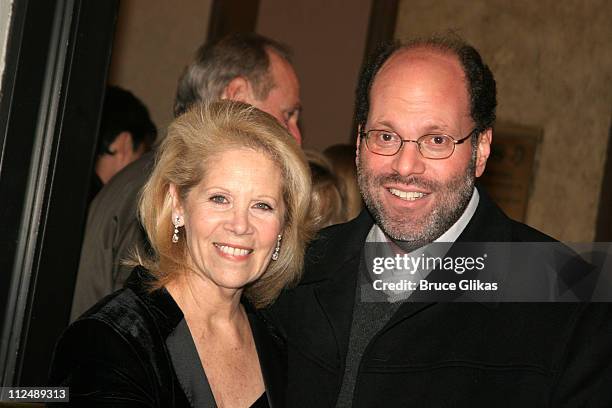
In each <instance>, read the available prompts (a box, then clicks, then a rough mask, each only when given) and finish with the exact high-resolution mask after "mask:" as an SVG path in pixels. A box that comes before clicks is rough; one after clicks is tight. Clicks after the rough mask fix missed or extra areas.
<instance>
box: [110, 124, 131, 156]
mask: <svg viewBox="0 0 612 408" xmlns="http://www.w3.org/2000/svg"><path fill="white" fill-rule="evenodd" d="M108 149H109V150H110V151H111V152H112V153H113V155H112V156H113V157H114V159H115V160H117V161H118V162H119V163H120V164H122V165H126V164H128V163H130V162H131V161H132V159H133V156H134V153H135V152H134V142H133V138H132V134H131V133H130V132H128V131H127V130H124V131H123V132H121V133H119V134H118V135H117V137H116V138H115V140H113V143H111V144H110V146H109V147H108Z"/></svg>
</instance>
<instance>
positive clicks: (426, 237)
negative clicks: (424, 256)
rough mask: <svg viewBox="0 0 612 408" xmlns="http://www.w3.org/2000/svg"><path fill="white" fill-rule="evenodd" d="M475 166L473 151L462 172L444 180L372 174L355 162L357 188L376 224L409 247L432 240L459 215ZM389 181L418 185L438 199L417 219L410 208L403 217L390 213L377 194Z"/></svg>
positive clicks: (468, 194) (467, 197) (470, 190)
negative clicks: (408, 244)
mask: <svg viewBox="0 0 612 408" xmlns="http://www.w3.org/2000/svg"><path fill="white" fill-rule="evenodd" d="M475 169H476V151H475V150H474V152H473V154H472V158H471V160H470V163H469V164H468V166H467V168H466V169H465V171H464V172H462V173H459V174H458V175H457V176H455V177H453V178H452V179H450V180H448V181H447V182H439V181H435V180H429V179H427V178H425V177H423V176H408V177H402V176H400V175H398V174H381V175H378V176H372V175H371V174H369V173H368V170H366V169H364V168H363V166H362V163H361V158H359V160H358V161H357V176H358V181H359V189H360V190H361V195H362V196H363V200H364V202H365V204H366V207H367V208H368V210H369V211H370V213H371V214H372V216H373V217H374V219H375V220H376V223H377V224H378V226H379V227H380V228H381V229H382V230H383V231H384V232H385V234H387V235H388V236H389V237H390V238H392V239H394V240H399V241H408V242H410V247H412V248H418V247H420V246H423V245H426V244H428V243H430V242H433V241H435V240H436V239H437V238H439V237H440V236H441V235H442V234H444V233H445V232H446V231H448V229H449V228H450V227H451V226H452V225H453V224H454V223H455V222H457V220H458V219H459V217H461V214H463V212H464V211H465V208H466V207H467V205H468V203H469V201H470V198H471V197H472V193H473V191H474V179H475ZM388 182H391V183H394V184H404V185H407V186H408V185H409V186H412V187H420V188H423V189H425V190H427V191H429V192H431V193H435V194H436V198H437V201H436V202H435V203H433V204H434V205H433V210H432V211H431V212H430V213H429V214H426V215H425V216H424V217H419V218H418V219H415V218H414V217H412V214H410V212H409V210H405V211H406V212H405V215H404V217H402V218H398V217H397V216H393V215H392V214H391V213H390V212H389V211H387V209H385V208H384V206H383V203H382V200H381V199H380V198H381V197H379V194H380V193H381V190H382V188H383V187H382V186H383V184H384V183H388Z"/></svg>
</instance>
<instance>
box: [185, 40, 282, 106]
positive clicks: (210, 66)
mask: <svg viewBox="0 0 612 408" xmlns="http://www.w3.org/2000/svg"><path fill="white" fill-rule="evenodd" d="M268 51H271V52H274V53H276V54H278V55H279V56H280V57H282V58H284V59H285V60H286V61H288V62H290V61H291V53H290V51H289V48H288V47H287V46H285V45H283V44H281V43H278V42H276V41H274V40H271V39H269V38H266V37H263V36H261V35H257V34H254V33H237V34H231V35H229V36H226V37H223V38H222V39H221V40H219V41H217V42H215V43H212V44H204V45H202V46H201V47H200V48H199V49H198V51H197V53H196V55H195V58H194V61H193V62H192V63H191V64H190V65H189V66H187V67H186V68H185V70H184V72H183V74H182V75H181V77H180V79H179V82H178V87H177V91H176V98H175V101H174V115H175V117H176V116H179V115H181V114H182V113H185V112H186V111H187V110H188V109H189V107H190V106H191V105H193V104H195V103H199V102H212V101H216V100H218V99H220V98H221V94H222V93H223V90H224V89H225V87H226V86H227V85H228V84H229V83H230V82H231V81H232V80H233V79H234V78H237V77H243V78H245V79H247V80H248V81H249V82H250V84H251V85H252V86H253V90H254V92H255V97H256V98H257V99H259V100H262V99H265V98H266V97H267V96H268V93H269V92H270V90H271V89H272V88H274V86H275V84H274V81H273V79H272V77H271V75H270V73H269V70H268V68H269V65H270V58H269V56H268Z"/></svg>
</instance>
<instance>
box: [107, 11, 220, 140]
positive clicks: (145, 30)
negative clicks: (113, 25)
mask: <svg viewBox="0 0 612 408" xmlns="http://www.w3.org/2000/svg"><path fill="white" fill-rule="evenodd" d="M211 4H212V0H181V1H180V2H169V1H165V0H149V1H142V0H122V1H121V6H120V9H119V18H118V21H117V30H116V32H115V41H114V44H113V56H112V62H111V69H110V74H109V83H110V84H113V85H119V86H121V87H123V88H126V89H128V90H130V91H132V92H133V93H134V94H135V95H136V96H137V97H138V98H140V99H141V100H142V101H143V102H144V103H145V105H147V107H148V108H149V111H150V112H151V116H152V119H153V121H154V122H155V124H156V125H157V127H158V128H160V129H165V128H166V127H167V126H168V124H169V123H170V121H171V120H172V117H173V115H172V105H173V102H174V94H175V91H176V83H177V79H178V77H179V75H180V74H181V72H182V70H183V68H184V67H185V65H187V64H188V63H189V61H190V60H191V58H192V56H193V55H194V53H195V50H196V49H197V47H198V46H199V45H200V44H201V43H202V42H203V41H204V40H205V39H206V34H207V31H208V20H209V14H210V8H211Z"/></svg>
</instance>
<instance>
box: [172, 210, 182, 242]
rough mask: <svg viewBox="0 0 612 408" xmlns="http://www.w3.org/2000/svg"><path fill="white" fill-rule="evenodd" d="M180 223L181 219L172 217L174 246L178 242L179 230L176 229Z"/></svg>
mask: <svg viewBox="0 0 612 408" xmlns="http://www.w3.org/2000/svg"><path fill="white" fill-rule="evenodd" d="M180 221H181V217H179V216H178V215H177V216H176V217H174V234H172V243H173V244H176V243H177V242H178V241H179V236H178V233H179V230H178V227H179V226H180V225H179V224H180Z"/></svg>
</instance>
